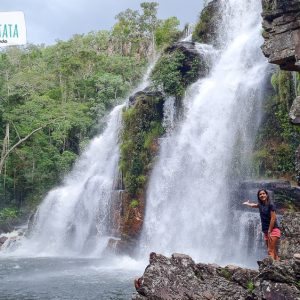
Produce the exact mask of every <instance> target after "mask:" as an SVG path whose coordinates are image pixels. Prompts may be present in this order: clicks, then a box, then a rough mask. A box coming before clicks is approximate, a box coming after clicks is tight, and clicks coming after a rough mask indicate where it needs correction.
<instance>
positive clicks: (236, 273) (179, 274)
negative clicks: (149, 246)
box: [132, 253, 257, 300]
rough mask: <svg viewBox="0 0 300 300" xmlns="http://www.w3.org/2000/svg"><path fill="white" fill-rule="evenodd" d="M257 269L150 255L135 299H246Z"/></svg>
mask: <svg viewBox="0 0 300 300" xmlns="http://www.w3.org/2000/svg"><path fill="white" fill-rule="evenodd" d="M256 275H257V272H256V271H253V270H249V269H242V268H239V267H235V266H227V267H225V268H222V267H220V266H218V265H214V264H196V263H195V262H194V261H193V260H192V259H191V258H190V257H189V256H188V255H184V254H177V253H176V254H173V255H172V257H171V258H168V257H165V256H163V255H160V254H155V253H152V254H151V255H150V264H149V265H148V266H147V268H146V270H145V272H144V274H143V276H142V277H141V278H140V279H139V280H138V284H136V288H137V292H138V294H135V295H134V296H133V298H132V299H136V300H137V299H157V300H158V299H162V300H163V299H170V300H171V299H178V300H179V299H180V300H185V299H186V300H188V299H247V297H248V296H249V294H251V293H250V292H249V290H248V288H247V287H249V286H250V285H251V282H252V281H253V280H254V277H255V276H256Z"/></svg>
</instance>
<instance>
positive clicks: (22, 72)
mask: <svg viewBox="0 0 300 300" xmlns="http://www.w3.org/2000/svg"><path fill="white" fill-rule="evenodd" d="M157 5H158V4H157V3H155V2H153V3H152V2H148V3H142V4H141V8H142V12H141V13H140V12H138V11H133V10H130V9H129V10H126V11H125V12H122V13H120V14H119V15H118V16H117V17H116V19H117V23H116V24H115V26H114V27H113V29H112V30H111V31H98V32H91V33H89V34H87V35H75V36H74V37H73V38H72V39H70V40H69V41H58V42H57V43H56V44H55V45H53V46H48V47H45V46H43V45H41V46H35V45H28V46H27V47H25V48H17V47H9V48H7V50H6V51H3V52H1V53H0V111H1V113H0V124H1V126H0V143H1V145H0V146H1V148H2V154H1V163H0V167H1V170H0V172H1V174H0V212H4V213H5V211H1V207H2V208H3V207H6V206H11V205H15V206H16V207H20V206H22V205H23V204H24V203H25V204H26V205H27V206H30V205H32V206H35V205H36V204H37V203H38V202H39V201H40V200H41V198H42V196H43V195H44V194H45V192H46V191H48V190H49V189H50V188H51V187H53V186H54V185H55V184H57V183H58V182H59V181H60V180H61V178H62V177H63V175H64V174H65V173H67V172H68V171H69V170H70V168H71V166H72V164H73V163H74V161H75V160H76V158H77V157H78V155H79V153H80V152H81V150H82V149H83V148H84V146H85V145H86V144H87V142H88V140H89V139H90V138H91V137H92V136H94V135H95V134H96V133H97V132H99V130H100V129H101V122H100V121H101V118H102V117H103V116H104V115H105V114H107V112H108V111H109V110H110V109H111V108H112V107H113V106H114V105H115V104H116V103H118V102H119V101H120V99H122V98H124V97H125V96H126V95H127V94H128V92H129V91H130V89H132V87H134V86H136V85H137V83H138V81H139V80H140V79H141V76H142V74H143V72H144V70H145V66H146V63H147V61H148V59H149V58H150V57H152V54H153V52H154V50H155V48H156V49H161V48H163V47H165V46H166V44H168V43H169V42H170V41H173V39H174V38H176V37H178V32H179V31H178V29H177V26H178V24H179V23H178V20H177V19H176V18H174V17H173V18H170V19H167V20H165V21H162V20H158V19H157V17H156V12H157ZM155 38H156V39H157V40H158V43H156V41H155ZM147 126H148V125H147ZM149 126H150V125H149ZM151 126H152V125H151ZM151 126H150V127H151ZM153 126H154V125H153ZM150 127H149V128H150ZM154 127H155V126H154ZM151 130H153V128H152V127H151ZM151 130H150V131H151ZM145 138H146V137H145ZM148 138H149V137H148ZM143 143H144V142H143ZM141 180H142V177H140V178H139V181H141Z"/></svg>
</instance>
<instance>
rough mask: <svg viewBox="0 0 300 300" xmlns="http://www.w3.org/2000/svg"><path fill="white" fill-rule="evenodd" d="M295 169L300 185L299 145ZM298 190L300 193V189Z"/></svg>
mask: <svg viewBox="0 0 300 300" xmlns="http://www.w3.org/2000/svg"><path fill="white" fill-rule="evenodd" d="M295 171H296V178H297V183H298V185H300V146H298V148H297V150H296V159H295ZM297 192H298V194H299V195H300V189H299V191H297Z"/></svg>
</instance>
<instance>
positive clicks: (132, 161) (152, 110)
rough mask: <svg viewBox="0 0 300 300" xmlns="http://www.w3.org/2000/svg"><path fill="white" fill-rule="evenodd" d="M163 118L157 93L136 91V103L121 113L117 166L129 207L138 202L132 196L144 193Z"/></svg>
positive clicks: (161, 100)
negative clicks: (119, 153) (121, 126)
mask: <svg viewBox="0 0 300 300" xmlns="http://www.w3.org/2000/svg"><path fill="white" fill-rule="evenodd" d="M162 119H163V98H162V95H161V94H160V93H148V94H145V93H143V92H141V93H139V94H137V95H136V96H135V104H134V105H133V106H132V107H130V108H129V109H127V110H126V111H124V113H123V121H124V125H123V131H122V137H121V140H122V144H121V160H120V169H121V171H122V174H123V177H124V184H125V188H126V190H127V191H128V193H129V195H130V197H131V199H132V202H131V206H132V207H135V206H137V205H138V201H137V200H135V199H138V198H139V197H138V196H139V195H140V194H141V193H143V189H144V186H145V183H146V181H147V176H148V175H149V171H150V170H151V163H152V160H153V154H154V153H155V152H156V148H157V145H156V143H157V138H158V137H160V136H161V135H162V134H163V132H164V129H163V127H162V125H161V124H162Z"/></svg>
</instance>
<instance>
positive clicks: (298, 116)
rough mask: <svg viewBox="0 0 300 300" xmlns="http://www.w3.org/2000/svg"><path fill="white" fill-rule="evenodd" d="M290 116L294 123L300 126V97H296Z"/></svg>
mask: <svg viewBox="0 0 300 300" xmlns="http://www.w3.org/2000/svg"><path fill="white" fill-rule="evenodd" d="M289 118H290V121H291V123H292V124H294V125H299V126H300V97H299V96H298V97H296V99H295V100H294V101H293V104H292V107H291V109H290V112H289Z"/></svg>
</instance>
